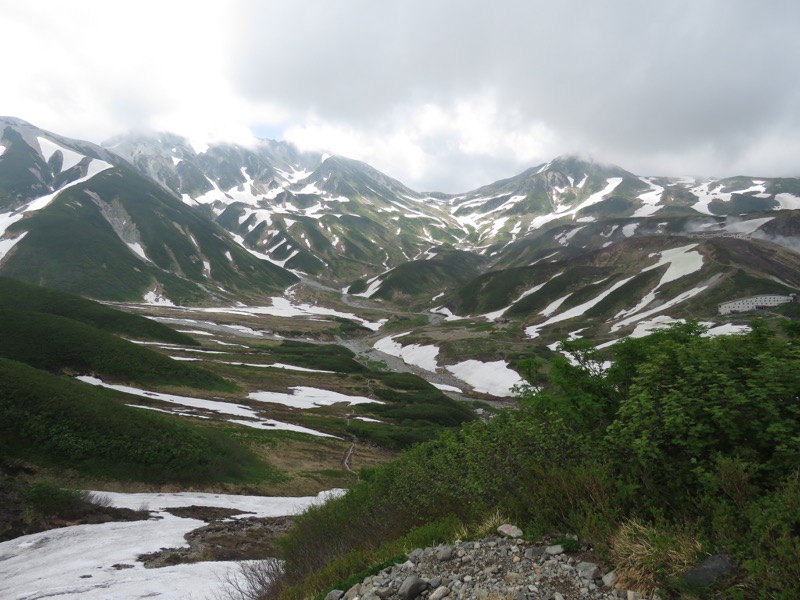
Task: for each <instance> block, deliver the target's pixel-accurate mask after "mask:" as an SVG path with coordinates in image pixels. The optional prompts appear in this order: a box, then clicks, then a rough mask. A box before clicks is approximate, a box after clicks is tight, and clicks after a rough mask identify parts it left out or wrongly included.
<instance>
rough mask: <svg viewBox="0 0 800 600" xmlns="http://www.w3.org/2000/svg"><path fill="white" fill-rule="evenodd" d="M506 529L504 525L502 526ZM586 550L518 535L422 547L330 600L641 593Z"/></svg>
mask: <svg viewBox="0 0 800 600" xmlns="http://www.w3.org/2000/svg"><path fill="white" fill-rule="evenodd" d="M501 529H502V528H501ZM591 558H593V557H592V556H591V555H588V554H586V553H583V554H578V555H571V554H566V553H565V552H564V549H563V547H562V546H560V545H554V546H542V545H536V544H532V543H530V542H526V541H523V540H521V539H519V538H514V537H489V538H485V539H482V540H480V541H477V542H462V543H458V544H455V545H443V546H438V547H436V548H426V549H424V550H423V549H417V550H414V551H413V552H411V553H409V554H408V560H407V561H406V562H405V563H402V564H399V565H395V566H393V567H389V568H386V569H384V570H383V571H381V572H380V573H378V574H377V575H374V576H372V577H368V578H366V579H365V580H364V581H363V582H361V583H359V584H356V585H354V586H353V587H351V588H350V589H349V590H347V591H344V590H333V591H332V592H330V593H329V594H328V595H327V596H326V599H325V600H414V599H417V598H423V599H426V600H441V599H442V598H448V599H450V598H452V599H467V598H470V599H472V598H476V599H487V600H540V599H541V600H570V599H573V598H577V599H585V600H606V599H614V600H617V599H619V598H626V599H629V600H637V599H639V598H641V597H642V596H641V595H640V594H639V593H637V592H634V591H629V590H623V589H617V587H615V584H616V581H617V577H616V574H615V573H614V571H608V572H604V569H603V568H602V563H600V562H599V561H596V560H591Z"/></svg>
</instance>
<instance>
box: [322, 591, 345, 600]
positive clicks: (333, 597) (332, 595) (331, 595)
mask: <svg viewBox="0 0 800 600" xmlns="http://www.w3.org/2000/svg"><path fill="white" fill-rule="evenodd" d="M342 596H344V590H331V591H330V592H328V595H327V596H325V600H340V599H341V597H342Z"/></svg>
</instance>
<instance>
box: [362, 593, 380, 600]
mask: <svg viewBox="0 0 800 600" xmlns="http://www.w3.org/2000/svg"><path fill="white" fill-rule="evenodd" d="M361 600H381V597H380V596H378V594H376V593H374V592H367V593H366V594H364V595H363V596H361Z"/></svg>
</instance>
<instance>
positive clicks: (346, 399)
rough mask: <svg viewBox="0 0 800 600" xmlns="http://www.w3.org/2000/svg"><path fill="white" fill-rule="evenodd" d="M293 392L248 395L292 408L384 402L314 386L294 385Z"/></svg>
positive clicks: (258, 399)
mask: <svg viewBox="0 0 800 600" xmlns="http://www.w3.org/2000/svg"><path fill="white" fill-rule="evenodd" d="M289 389H290V390H293V392H292V393H291V394H286V393H283V392H251V393H250V394H248V395H247V397H248V398H250V399H251V400H257V401H259V402H272V403H273V404H282V405H284V406H289V407H291V408H315V407H317V406H330V405H331V404H340V403H346V404H369V403H375V404H383V402H380V401H378V400H373V399H371V398H365V397H364V396H347V395H345V394H340V393H339V392H332V391H330V390H320V389H317V388H313V387H306V386H294V387H291V388H289Z"/></svg>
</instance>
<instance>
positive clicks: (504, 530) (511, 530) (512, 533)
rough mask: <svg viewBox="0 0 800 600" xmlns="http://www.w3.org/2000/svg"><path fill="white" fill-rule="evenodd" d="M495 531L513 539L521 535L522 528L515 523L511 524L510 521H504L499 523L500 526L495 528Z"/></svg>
mask: <svg viewBox="0 0 800 600" xmlns="http://www.w3.org/2000/svg"><path fill="white" fill-rule="evenodd" d="M497 533H499V534H500V535H502V536H505V537H510V538H514V539H516V538H519V537H522V529H520V528H519V527H517V526H516V525H511V524H510V523H504V524H502V525H500V527H498V528H497Z"/></svg>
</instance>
